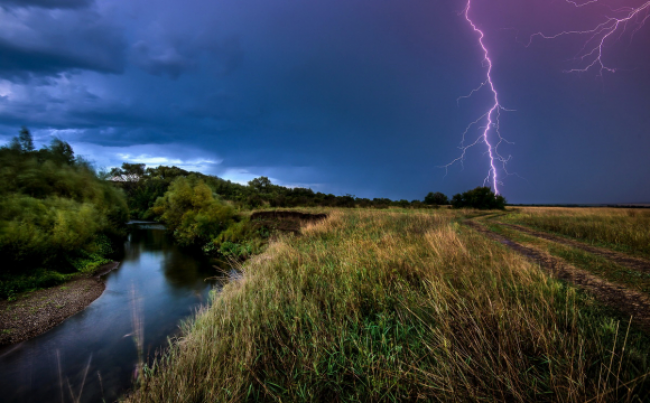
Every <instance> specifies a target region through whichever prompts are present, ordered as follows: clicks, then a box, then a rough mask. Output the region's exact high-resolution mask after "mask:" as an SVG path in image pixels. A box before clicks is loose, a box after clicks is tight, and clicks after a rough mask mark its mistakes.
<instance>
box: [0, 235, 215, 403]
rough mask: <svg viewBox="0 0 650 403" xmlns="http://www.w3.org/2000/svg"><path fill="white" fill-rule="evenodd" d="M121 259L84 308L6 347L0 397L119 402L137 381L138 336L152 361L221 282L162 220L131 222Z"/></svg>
mask: <svg viewBox="0 0 650 403" xmlns="http://www.w3.org/2000/svg"><path fill="white" fill-rule="evenodd" d="M117 260H120V261H121V263H120V266H119V267H118V269H116V270H114V271H112V272H110V273H108V274H107V275H106V277H105V282H106V290H105V291H104V293H103V294H102V295H101V296H100V297H99V298H98V299H97V300H95V301H94V302H93V303H92V304H91V305H90V306H88V307H87V308H86V309H85V310H84V311H82V312H80V313H78V314H76V315H74V316H72V317H71V318H68V319H67V320H66V321H65V322H63V323H61V324H60V325H59V326H57V327H55V328H53V329H51V330H50V331H48V332H47V333H44V334H42V335H40V336H38V337H35V338H33V339H31V340H27V341H25V342H23V343H20V344H17V345H13V346H7V347H4V348H2V349H0V402H72V401H80V402H101V401H106V402H112V401H115V400H116V399H117V398H118V397H120V396H121V395H122V394H124V393H125V392H126V391H128V389H129V388H130V387H131V385H132V382H133V376H134V373H135V372H136V370H135V368H136V366H137V363H138V359H139V358H138V357H139V354H138V350H139V348H138V347H137V345H138V340H141V348H140V350H141V351H142V352H143V354H142V355H143V356H144V357H145V359H146V357H153V356H154V355H155V353H156V351H160V350H161V348H164V347H165V346H167V338H168V336H173V335H175V334H178V330H179V324H180V323H181V321H182V320H183V319H185V318H188V317H191V316H192V315H193V314H194V313H195V312H196V310H197V309H198V308H199V307H200V306H201V305H202V304H205V303H206V302H207V299H208V297H209V293H210V290H212V289H215V288H216V287H217V286H216V285H215V283H214V282H210V281H205V279H206V278H208V277H211V276H214V275H215V274H216V273H215V269H214V268H213V267H212V266H211V265H210V264H209V263H208V262H207V260H206V259H204V258H203V257H202V256H200V255H199V256H197V255H193V254H190V253H188V252H187V251H184V250H182V249H180V248H179V247H177V246H176V245H174V243H173V240H172V239H170V237H169V236H168V235H167V234H166V233H165V231H164V228H163V227H161V226H159V225H152V224H145V223H136V224H132V225H131V232H130V235H129V238H128V240H127V241H126V243H125V245H124V252H123V256H119V257H118V258H117ZM136 329H139V330H138V331H136ZM137 335H143V336H141V337H139V338H138V337H136V336H137ZM84 374H85V381H84ZM82 386H83V389H82Z"/></svg>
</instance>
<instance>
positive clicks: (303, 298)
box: [127, 209, 650, 402]
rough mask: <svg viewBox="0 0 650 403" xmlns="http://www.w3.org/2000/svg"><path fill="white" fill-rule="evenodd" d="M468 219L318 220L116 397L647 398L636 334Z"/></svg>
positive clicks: (248, 273) (419, 215)
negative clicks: (127, 394) (473, 226)
mask: <svg viewBox="0 0 650 403" xmlns="http://www.w3.org/2000/svg"><path fill="white" fill-rule="evenodd" d="M476 215H477V213H476V212H469V211H465V212H462V211H450V210H444V209H441V210H435V211H416V210H403V211H397V210H360V209H346V210H331V211H329V218H328V219H327V220H325V221H323V222H321V223H317V224H310V225H308V226H307V227H306V228H304V229H303V231H302V235H300V236H282V237H280V238H279V239H277V240H276V241H274V242H273V243H272V244H271V245H270V246H269V248H268V250H267V251H266V252H265V253H263V254H262V255H258V256H256V257H255V258H253V259H252V260H250V261H248V262H246V263H245V264H244V266H243V268H242V270H243V276H242V278H241V279H239V280H236V281H233V282H231V283H229V284H228V285H226V286H225V288H224V289H223V291H222V292H221V293H219V294H217V295H215V296H214V298H213V301H212V303H211V304H210V306H208V307H206V308H205V309H204V310H203V311H202V312H200V313H199V314H198V315H197V318H196V319H195V320H194V321H192V322H189V323H187V324H186V326H185V331H184V335H183V337H181V338H180V339H179V340H177V342H176V343H173V344H172V347H171V348H170V351H169V352H168V354H166V355H165V356H164V357H163V358H161V359H160V360H159V364H158V365H156V366H154V367H153V368H145V369H144V370H143V371H142V373H141V376H140V380H139V382H138V385H137V387H136V389H135V391H134V393H133V394H132V395H131V396H130V397H129V398H128V399H127V400H128V401H133V402H136V401H137V402H140V401H146V402H202V401H209V402H217V401H218V402H241V401H283V402H336V401H339V402H343V401H345V402H356V401H363V402H367V401H377V402H379V401H417V400H422V401H443V402H447V401H463V402H465V401H476V402H479V401H480V402H503V401H511V402H534V401H541V402H585V401H593V402H619V401H623V402H624V401H634V402H640V401H647V400H646V399H648V398H649V397H650V375H648V373H649V372H650V362H649V359H650V339H649V338H648V337H647V336H646V335H644V334H643V333H641V332H640V331H638V330H636V329H635V328H634V327H630V326H629V325H628V322H627V321H621V322H619V321H618V320H617V319H616V318H617V317H620V316H619V315H615V314H614V313H612V311H611V309H610V308H607V307H604V306H602V305H601V304H600V303H598V302H597V301H595V300H594V299H593V297H591V296H590V295H588V294H586V293H584V292H581V291H579V290H576V289H575V288H574V287H572V286H571V285H570V284H566V283H564V282H561V281H559V280H555V279H552V278H550V277H548V276H547V275H546V274H544V273H543V272H542V271H541V270H540V269H539V267H537V266H536V265H535V264H531V263H529V262H528V261H527V260H525V258H524V257H522V256H519V255H517V254H516V253H515V252H513V251H511V250H509V249H508V248H506V247H504V246H502V245H500V244H498V243H495V242H494V241H492V240H490V239H489V238H487V237H485V236H484V235H482V234H479V233H477V232H475V231H473V230H472V229H470V228H468V227H466V226H464V225H462V224H461V222H462V219H463V217H465V216H476Z"/></svg>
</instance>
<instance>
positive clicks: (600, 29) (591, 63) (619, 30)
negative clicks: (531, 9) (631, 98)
mask: <svg viewBox="0 0 650 403" xmlns="http://www.w3.org/2000/svg"><path fill="white" fill-rule="evenodd" d="M565 1H566V2H567V3H568V4H570V5H572V6H574V7H577V8H581V7H585V6H588V5H591V4H594V3H598V2H599V0H589V1H586V2H584V3H578V2H576V1H572V0H565ZM613 11H614V12H618V13H621V14H622V16H620V17H607V18H606V19H605V21H603V22H601V23H600V24H598V25H596V26H595V27H594V28H592V29H587V30H582V31H578V30H575V31H562V32H559V33H557V34H555V35H546V34H544V33H542V32H537V33H535V34H533V35H531V37H530V41H529V43H528V46H530V45H531V44H532V43H533V40H534V39H535V38H536V37H540V38H543V39H556V38H559V37H561V36H567V35H578V36H585V37H586V40H585V44H584V46H583V47H582V49H580V51H579V53H578V56H577V57H576V59H578V60H580V61H581V62H582V63H583V65H582V67H576V68H572V69H569V70H565V71H566V72H567V73H586V72H588V71H589V70H591V69H594V68H595V69H597V71H598V76H601V77H602V75H603V73H604V72H609V73H615V72H616V68H615V67H611V66H609V65H607V64H606V63H605V62H604V60H603V58H604V53H605V45H606V42H608V41H610V40H615V39H616V36H617V35H618V36H619V37H620V35H622V34H623V33H625V31H626V30H627V29H628V27H629V25H630V24H633V23H635V22H636V27H634V28H633V30H632V31H631V35H632V37H634V34H636V32H637V31H638V30H639V29H641V27H643V25H644V24H645V23H646V21H647V20H648V19H650V1H644V2H643V3H642V4H641V5H640V6H638V7H623V8H620V9H617V10H613Z"/></svg>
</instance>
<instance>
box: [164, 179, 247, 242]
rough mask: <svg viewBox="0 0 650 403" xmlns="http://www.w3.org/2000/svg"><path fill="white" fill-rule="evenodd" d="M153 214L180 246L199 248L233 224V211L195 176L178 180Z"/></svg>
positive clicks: (173, 183)
mask: <svg viewBox="0 0 650 403" xmlns="http://www.w3.org/2000/svg"><path fill="white" fill-rule="evenodd" d="M153 212H154V213H155V214H157V215H159V216H160V219H161V220H162V221H163V222H165V224H167V227H168V229H169V230H171V231H172V232H173V233H174V237H175V238H176V240H177V241H178V242H179V243H180V244H181V245H186V246H187V245H199V244H200V245H203V244H205V243H207V242H208V241H211V240H212V239H214V238H215V237H217V236H218V235H219V234H220V233H221V232H222V231H224V230H225V229H226V228H228V227H229V226H230V225H231V224H233V223H234V222H235V210H234V209H233V207H232V206H230V205H228V204H226V203H224V202H222V201H221V200H219V199H218V198H216V197H215V195H214V194H213V191H212V189H211V188H210V187H209V186H208V185H207V184H206V183H205V182H204V181H203V180H201V179H198V178H197V177H195V176H189V177H187V178H185V177H178V178H177V179H176V180H174V181H173V182H172V184H171V185H170V187H169V190H168V191H167V192H166V193H165V195H164V196H163V197H161V198H159V199H158V200H157V201H156V203H155V205H154V208H153Z"/></svg>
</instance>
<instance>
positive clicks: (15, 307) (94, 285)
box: [0, 262, 119, 346]
mask: <svg viewBox="0 0 650 403" xmlns="http://www.w3.org/2000/svg"><path fill="white" fill-rule="evenodd" d="M118 266H119V262H112V263H108V264H105V265H103V266H101V267H100V268H98V269H97V270H96V271H95V272H94V273H93V274H92V275H90V276H88V277H83V278H79V279H76V280H73V281H69V282H67V283H64V284H60V285H57V286H55V287H50V288H46V289H43V290H38V291H34V292H30V293H25V294H22V295H21V296H20V297H19V298H18V299H17V300H16V301H11V302H9V301H0V346H4V345H7V344H14V343H18V342H21V341H24V340H27V339H31V338H32V337H36V336H38V335H40V334H42V333H45V332H46V331H48V330H50V329H51V328H53V327H55V326H57V325H58V324H59V323H61V322H63V321H64V320H66V319H67V318H69V317H70V316H72V315H74V314H76V313H77V312H80V311H83V310H84V309H85V308H86V307H87V306H88V305H90V303H92V302H93V301H94V300H96V299H97V298H99V296H100V295H102V293H103V292H104V289H105V288H106V286H105V284H104V281H103V280H102V278H101V276H103V275H104V274H106V273H108V272H110V271H112V270H115V269H116V268H117V267H118Z"/></svg>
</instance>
